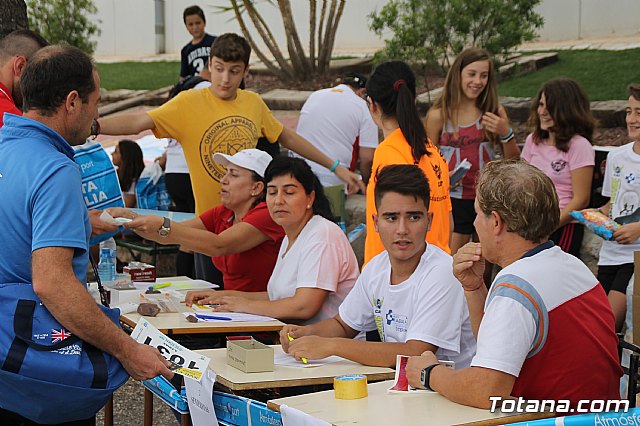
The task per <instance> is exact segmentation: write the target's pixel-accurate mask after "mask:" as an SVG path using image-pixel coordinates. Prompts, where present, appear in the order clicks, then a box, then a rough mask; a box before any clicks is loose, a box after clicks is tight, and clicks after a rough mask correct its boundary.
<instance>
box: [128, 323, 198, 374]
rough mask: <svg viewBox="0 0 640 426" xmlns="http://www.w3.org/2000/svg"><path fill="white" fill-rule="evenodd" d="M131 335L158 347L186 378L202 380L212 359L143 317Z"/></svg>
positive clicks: (176, 370) (136, 339)
mask: <svg viewBox="0 0 640 426" xmlns="http://www.w3.org/2000/svg"><path fill="white" fill-rule="evenodd" d="M131 337H132V338H133V339H134V340H135V341H137V342H139V343H142V344H144V345H149V346H152V347H154V348H156V349H158V351H160V354H161V355H162V356H163V357H165V358H166V359H168V360H169V361H171V362H172V363H173V365H174V367H175V368H174V367H171V369H172V370H173V371H174V372H175V373H178V374H180V375H182V376H184V377H185V378H187V377H190V378H192V379H195V380H198V381H200V380H201V379H202V375H203V372H205V371H207V367H208V366H209V361H211V359H210V358H209V357H206V356H204V355H200V354H197V353H195V352H193V351H192V350H189V349H187V348H185V347H184V346H182V345H181V344H179V343H177V342H176V341H175V340H173V339H171V338H169V337H167V336H165V335H164V334H162V333H160V331H159V330H158V329H157V328H155V327H154V326H153V325H151V324H150V323H149V321H147V320H146V319H144V318H143V317H140V319H139V320H138V323H137V324H136V328H134V329H133V332H132V333H131Z"/></svg>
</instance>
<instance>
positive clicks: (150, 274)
mask: <svg viewBox="0 0 640 426" xmlns="http://www.w3.org/2000/svg"><path fill="white" fill-rule="evenodd" d="M122 272H124V273H126V274H129V275H131V281H142V282H149V283H154V282H156V267H155V266H153V265H148V264H146V263H140V262H131V263H130V264H129V265H128V266H125V267H124V268H122Z"/></svg>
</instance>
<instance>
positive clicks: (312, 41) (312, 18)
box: [309, 0, 318, 73]
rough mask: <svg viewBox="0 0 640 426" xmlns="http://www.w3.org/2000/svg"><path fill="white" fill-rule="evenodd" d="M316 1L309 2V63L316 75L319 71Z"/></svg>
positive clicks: (310, 0)
mask: <svg viewBox="0 0 640 426" xmlns="http://www.w3.org/2000/svg"><path fill="white" fill-rule="evenodd" d="M316 9H317V4H316V0H309V62H311V68H312V69H313V72H314V73H315V72H316V71H317V69H318V67H317V65H316Z"/></svg>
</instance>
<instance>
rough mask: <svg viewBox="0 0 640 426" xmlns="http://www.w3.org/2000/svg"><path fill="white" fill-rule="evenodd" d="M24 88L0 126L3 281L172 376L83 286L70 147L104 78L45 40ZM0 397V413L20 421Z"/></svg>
mask: <svg viewBox="0 0 640 426" xmlns="http://www.w3.org/2000/svg"><path fill="white" fill-rule="evenodd" d="M21 86H22V93H23V98H24V99H23V111H24V116H23V117H20V116H17V115H14V114H6V115H5V125H4V127H3V128H2V131H0V200H4V201H3V202H2V205H3V207H2V209H0V223H2V227H3V234H4V235H5V236H8V237H7V238H4V239H3V244H2V245H0V288H1V287H2V286H3V285H4V284H10V283H24V284H29V283H31V284H32V285H33V290H34V292H35V293H36V294H37V296H38V297H39V298H40V300H41V301H42V303H43V304H44V306H45V307H46V308H47V310H48V311H49V312H50V313H51V314H52V315H53V316H54V317H55V318H56V319H57V320H58V321H59V322H60V324H62V325H63V326H64V328H65V329H66V330H68V331H70V332H71V333H72V334H73V335H75V336H77V337H78V338H80V339H82V340H84V341H86V342H88V343H90V344H91V345H93V346H95V347H97V348H99V349H102V350H103V351H105V352H108V353H110V354H112V355H113V356H115V357H116V358H117V359H118V360H119V361H120V362H121V363H122V365H123V366H124V367H125V369H126V370H127V371H128V372H129V374H130V375H131V376H132V377H133V378H134V379H138V380H144V379H149V378H152V377H155V376H158V375H160V374H162V375H165V376H167V377H171V376H172V373H171V372H170V371H169V369H168V368H167V365H168V362H167V361H165V360H164V358H162V356H161V355H160V353H159V352H158V351H157V350H156V349H155V348H152V347H150V346H146V345H141V344H139V343H137V342H135V341H134V340H133V339H131V338H130V337H129V336H128V335H127V334H125V333H124V332H123V331H122V330H121V329H120V328H119V327H118V326H117V325H116V324H114V323H113V322H112V321H111V320H110V319H109V318H108V317H107V316H106V315H105V314H104V313H102V311H101V310H100V309H99V308H98V306H97V305H96V303H95V302H94V300H93V299H92V298H91V296H90V295H89V293H88V292H87V290H86V287H85V283H86V268H87V263H88V248H89V245H88V244H89V235H90V234H91V226H90V223H89V217H88V214H87V209H86V207H85V203H84V201H83V199H82V191H81V190H80V188H81V179H80V171H79V170H78V166H77V165H76V164H75V163H74V161H73V148H72V146H74V145H79V144H82V143H83V142H84V141H85V139H86V137H87V135H88V134H89V132H90V128H91V125H92V123H93V121H94V119H96V118H97V117H98V101H99V99H100V78H99V77H98V73H97V71H96V69H95V67H94V65H93V63H92V62H91V59H90V58H89V57H88V56H87V55H86V54H84V53H83V52H82V51H80V50H78V49H76V48H74V47H70V46H48V47H45V48H43V49H41V50H40V51H38V52H37V53H36V54H34V55H33V56H32V57H31V59H30V60H29V62H28V64H27V66H26V68H25V70H24V72H23V74H22V78H21ZM51 368H52V369H55V368H56V366H55V365H52V366H51ZM3 395H4V393H0V407H4V408H0V418H3V419H6V418H11V419H16V421H19V420H20V418H21V416H19V415H17V414H16V413H13V412H11V411H10V410H7V409H6V408H9V409H10V408H11V407H6V404H5V403H3ZM34 404H36V405H37V404H38V401H34ZM78 420H83V419H78Z"/></svg>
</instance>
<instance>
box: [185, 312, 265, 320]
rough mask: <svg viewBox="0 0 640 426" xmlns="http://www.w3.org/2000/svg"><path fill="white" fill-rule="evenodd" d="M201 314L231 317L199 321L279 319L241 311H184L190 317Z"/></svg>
mask: <svg viewBox="0 0 640 426" xmlns="http://www.w3.org/2000/svg"><path fill="white" fill-rule="evenodd" d="M196 314H199V315H208V316H212V317H220V318H229V319H228V320H221V319H215V318H198V322H226V321H229V322H232V321H233V322H268V321H277V320H276V319H275V318H271V317H265V316H262V315H253V314H243V313H239V312H218V311H216V312H213V311H211V310H208V311H202V310H198V312H183V315H184V316H185V318H186V317H188V316H189V315H191V316H196Z"/></svg>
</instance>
